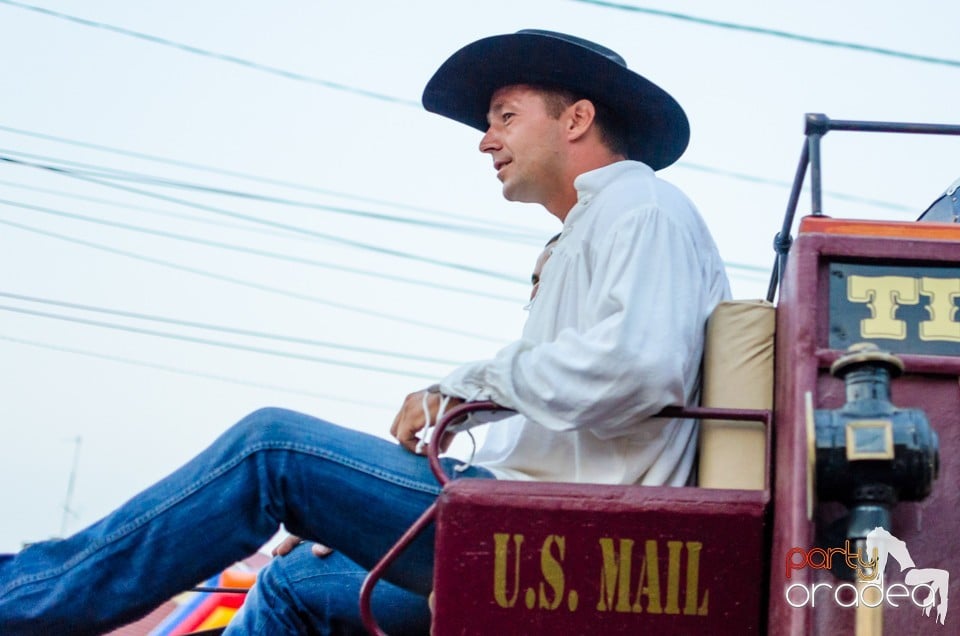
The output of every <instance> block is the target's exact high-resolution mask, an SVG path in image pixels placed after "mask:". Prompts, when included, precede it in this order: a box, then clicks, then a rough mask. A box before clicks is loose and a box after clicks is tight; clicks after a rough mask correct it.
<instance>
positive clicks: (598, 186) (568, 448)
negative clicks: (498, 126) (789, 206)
mask: <svg viewBox="0 0 960 636" xmlns="http://www.w3.org/2000/svg"><path fill="white" fill-rule="evenodd" d="M574 185H575V187H576V189H577V195H578V201H577V203H576V205H574V207H573V208H572V209H571V210H570V212H569V214H568V215H567V218H566V220H565V221H564V227H563V232H562V234H561V237H560V240H559V241H558V242H557V244H556V246H555V247H554V250H553V254H552V256H551V257H550V260H549V261H547V264H546V266H545V267H544V268H543V272H542V273H541V276H540V287H539V290H538V292H537V295H536V298H535V299H534V301H533V303H532V304H531V307H530V313H529V316H528V318H527V322H526V324H525V326H524V329H523V335H522V337H521V339H520V340H518V341H516V342H514V343H512V344H510V345H508V346H507V347H505V348H503V349H502V350H501V351H499V352H498V353H497V355H496V357H495V358H493V359H492V360H486V361H482V362H475V363H471V364H467V365H465V366H462V367H460V368H458V369H457V370H456V371H454V372H453V373H451V374H450V375H448V376H447V377H446V378H445V379H444V380H443V381H442V382H441V383H440V388H441V390H442V391H443V392H444V393H446V394H449V395H455V396H459V397H462V398H465V399H468V400H493V401H494V402H497V403H498V404H501V405H503V406H507V407H510V408H513V409H516V410H517V411H518V412H519V413H520V415H517V416H514V417H510V418H508V419H504V420H501V421H499V422H494V423H492V424H491V425H490V426H489V429H488V431H487V434H486V438H485V440H484V443H483V446H482V447H481V448H480V449H479V450H478V452H477V455H476V458H475V460H474V463H475V464H477V465H480V466H483V467H484V468H487V469H488V470H490V471H491V472H493V473H494V474H495V475H496V476H497V477H498V478H501V479H535V480H544V481H566V482H581V483H604V484H634V483H640V484H647V485H683V484H684V483H685V482H686V480H687V477H688V475H689V473H690V469H691V467H692V465H693V460H694V457H695V453H696V437H697V435H696V425H695V423H693V422H691V421H689V420H672V419H663V418H653V419H651V416H652V415H654V414H655V413H657V412H659V411H660V410H661V409H662V408H663V407H665V406H668V405H681V404H694V403H695V402H696V399H697V392H698V388H699V374H700V360H701V357H702V354H703V338H704V329H705V325H706V321H707V318H708V317H709V315H710V312H711V311H712V310H713V308H714V306H716V304H717V303H718V302H720V301H721V300H724V299H727V298H729V296H730V289H729V284H728V282H727V278H726V273H725V272H724V268H723V263H722V261H721V259H720V255H719V253H718V252H717V248H716V245H715V244H714V242H713V239H712V237H711V236H710V233H709V231H708V230H707V227H706V225H705V224H704V222H703V220H702V219H701V217H700V215H699V213H698V212H697V211H696V208H695V207H694V206H693V204H692V203H691V202H690V201H689V200H688V199H687V198H686V197H685V196H684V195H683V194H682V193H681V192H680V191H679V190H678V189H676V188H675V187H673V186H671V185H670V184H668V183H666V182H664V181H662V180H660V179H659V178H657V177H656V176H655V175H654V173H653V171H652V170H651V169H650V168H649V167H647V166H646V165H644V164H642V163H639V162H636V161H621V162H618V163H615V164H612V165H609V166H605V167H603V168H600V169H598V170H594V171H591V172H588V173H585V174H582V175H580V176H579V177H577V179H576V180H575V181H574Z"/></svg>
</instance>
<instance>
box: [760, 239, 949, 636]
mask: <svg viewBox="0 0 960 636" xmlns="http://www.w3.org/2000/svg"><path fill="white" fill-rule="evenodd" d="M829 222H830V221H828V220H818V223H819V224H823V223H829ZM838 223H839V222H838ZM842 223H844V224H845V226H844V231H845V232H846V233H838V234H832V233H826V231H825V230H824V231H823V232H815V233H811V232H807V233H803V232H801V235H800V236H799V237H798V239H797V241H796V242H795V243H794V246H793V248H792V250H791V252H790V260H789V263H788V267H787V272H786V277H785V280H784V283H783V286H782V291H781V298H780V302H779V305H778V308H777V370H776V373H777V378H776V380H777V381H776V384H777V394H776V408H775V422H776V425H775V440H776V444H775V465H774V469H773V473H774V491H773V495H774V514H773V518H774V535H773V541H772V549H771V555H770V577H769V578H770V592H769V596H770V608H769V631H770V633H771V634H774V633H775V634H790V635H794V636H801V635H804V636H806V635H809V634H822V635H827V634H830V635H832V634H838V633H850V634H852V633H854V630H855V608H854V607H843V606H842V604H843V603H847V604H849V603H851V602H852V599H851V598H848V595H841V597H840V602H839V603H838V602H837V600H836V598H834V597H833V596H831V595H830V593H831V592H832V591H833V590H835V589H836V588H837V587H838V586H839V585H840V584H841V583H842V581H839V580H838V579H836V578H834V577H833V576H832V575H831V574H830V573H829V572H828V571H825V570H823V569H815V568H810V567H805V568H802V569H797V570H793V571H792V572H791V575H790V579H789V580H788V579H787V578H786V572H787V570H788V568H787V567H786V561H787V556H788V553H789V552H790V550H792V549H794V548H800V549H803V550H805V551H809V550H810V549H812V548H814V547H815V546H816V536H817V526H818V524H819V526H820V528H823V527H824V526H826V525H827V524H828V523H829V522H831V521H832V520H834V519H835V518H837V517H838V516H839V515H841V514H843V513H844V509H843V507H842V506H841V505H840V504H836V503H829V504H828V503H824V504H820V503H817V504H816V505H815V506H814V516H813V519H810V520H808V519H807V514H806V506H807V494H806V493H807V489H806V479H807V450H806V446H807V443H806V430H805V408H804V395H805V393H807V392H810V393H811V395H812V398H813V403H814V408H816V409H833V408H838V407H840V406H841V405H842V404H843V402H844V399H845V397H844V387H843V383H842V382H841V381H840V380H837V379H836V378H833V377H831V376H830V373H829V367H830V364H831V363H832V362H833V361H834V360H836V359H837V357H838V356H839V355H841V353H842V352H840V351H835V350H832V349H829V347H828V343H829V335H830V334H829V324H830V323H829V320H828V312H829V295H828V285H829V276H830V274H829V267H828V264H829V263H830V262H831V261H834V260H840V261H846V262H866V263H876V264H893V265H897V264H900V265H904V266H906V267H910V266H912V265H917V266H929V265H937V264H956V263H960V242H957V241H946V240H938V239H936V238H935V237H932V238H920V239H918V238H897V237H896V236H891V235H888V236H866V235H857V227H856V226H857V224H856V223H851V222H842ZM816 227H818V228H820V226H819V225H818V226H816ZM868 229H869V228H868ZM881 229H884V228H881ZM906 273H907V274H908V273H909V272H908V271H907V272H906ZM878 344H881V346H882V342H878ZM901 358H902V359H903V361H904V363H905V366H906V371H905V374H904V376H903V377H901V378H900V379H897V380H894V381H893V383H892V401H893V403H894V404H895V405H897V406H899V407H904V408H905V407H912V408H922V409H924V410H925V411H926V414H927V417H928V419H929V420H930V423H931V425H932V426H933V428H934V430H936V431H937V432H938V434H939V437H940V477H939V479H938V480H937V481H936V482H935V483H934V485H933V492H932V494H931V495H930V497H928V498H927V499H926V500H925V501H923V502H920V503H912V502H906V503H901V504H899V505H898V506H897V507H896V508H895V509H894V512H893V527H892V529H891V530H892V533H893V534H894V535H895V536H896V537H898V538H899V539H901V540H903V541H904V542H905V543H906V545H907V547H908V548H909V552H910V554H911V556H912V558H913V560H914V561H915V562H916V566H917V567H918V568H938V569H942V570H946V571H948V572H949V573H950V585H949V597H950V598H951V599H956V598H958V597H960V550H957V549H956V546H957V539H956V532H957V530H956V528H957V527H960V489H958V488H957V485H958V484H960V408H958V407H960V385H958V376H960V358H956V357H953V358H950V357H944V356H931V355H910V354H907V355H903V356H901ZM897 570H898V567H897V564H896V562H891V563H889V564H888V565H887V568H886V572H885V573H886V575H887V576H888V578H887V580H886V582H885V585H889V584H892V583H895V582H898V581H899V582H902V581H903V578H904V575H903V574H902V573H900V572H898V571H897ZM794 583H799V584H800V585H802V586H805V587H806V588H807V589H809V588H810V586H811V585H817V584H821V585H822V587H821V588H820V590H821V591H820V596H819V597H817V602H816V605H815V607H812V606H810V604H805V605H804V606H803V607H793V606H791V605H790V604H789V603H788V602H787V600H786V594H785V591H786V588H787V587H788V585H791V584H794ZM828 586H829V587H828ZM801 597H802V594H801V593H800V591H799V590H798V591H797V595H796V596H795V597H794V601H795V602H797V604H800V603H799V601H801V600H803V599H802V598H801ZM899 605H900V607H897V608H894V607H892V606H890V605H884V611H883V623H884V633H885V634H916V633H930V634H934V633H944V634H947V633H951V634H952V633H960V627H958V625H960V622H958V621H960V617H958V616H957V615H956V612H955V610H954V612H951V613H949V614H948V616H947V619H946V625H944V626H941V625H939V624H937V623H936V622H935V621H934V618H933V617H930V616H924V615H923V613H922V611H921V610H920V609H919V608H917V607H913V606H909V605H910V602H909V601H907V602H906V604H905V603H904V602H903V600H902V599H901V600H900V602H899ZM904 605H907V606H904ZM933 613H934V614H935V612H933Z"/></svg>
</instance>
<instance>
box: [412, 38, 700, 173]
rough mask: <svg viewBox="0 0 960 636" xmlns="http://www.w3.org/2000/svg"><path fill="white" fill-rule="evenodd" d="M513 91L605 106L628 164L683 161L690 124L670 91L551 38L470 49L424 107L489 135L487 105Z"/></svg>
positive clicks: (584, 48)
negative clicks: (549, 92) (623, 139)
mask: <svg viewBox="0 0 960 636" xmlns="http://www.w3.org/2000/svg"><path fill="white" fill-rule="evenodd" d="M513 84H535V85H543V86H552V87H557V88H565V89H567V90H570V91H573V92H574V93H576V94H578V95H582V96H584V97H586V98H588V99H591V100H594V101H596V102H598V103H600V104H603V105H604V106H606V107H607V108H609V109H611V110H612V111H613V113H614V114H615V115H616V116H617V117H618V118H619V119H620V120H621V122H622V124H623V126H624V128H625V130H626V133H627V147H628V153H627V156H628V157H629V158H630V159H636V160H638V161H642V162H644V163H646V164H647V165H648V166H650V167H651V168H653V169H654V170H659V169H660V168H666V167H667V166H669V165H670V164H672V163H673V162H674V161H676V160H677V159H679V158H680V155H682V154H683V151H684V150H685V149H686V147H687V142H688V141H689V139H690V124H689V123H688V122H687V116H686V114H684V112H683V109H682V108H681V107H680V104H678V103H677V101H676V100H675V99H673V97H671V96H670V95H669V94H668V93H667V92H666V91H664V90H663V89H662V88H660V87H659V86H657V85H656V84H654V83H653V82H651V81H650V80H648V79H646V78H644V77H642V76H640V75H638V74H637V73H634V72H633V71H631V70H630V69H628V68H627V63H626V62H625V61H624V60H623V58H622V57H620V56H619V55H618V54H617V53H615V52H614V51H611V50H610V49H608V48H605V47H602V46H600V45H599V44H595V43H593V42H590V41H588V40H584V39H581V38H577V37H574V36H572V35H566V34H564V33H555V32H553V31H541V30H536V29H524V30H523V31H517V32H516V33H510V34H506V35H494V36H492V37H488V38H484V39H482V40H477V41H476V42H474V43H472V44H468V45H467V46H465V47H463V48H462V49H460V50H459V51H457V52H456V53H454V54H453V55H451V56H450V58H449V59H448V60H447V61H446V62H444V63H443V65H442V66H441V67H440V68H439V69H438V70H437V72H436V73H434V75H433V77H432V78H430V81H429V82H427V87H426V88H425V89H424V90H423V106H424V108H426V109H427V110H428V111H430V112H433V113H437V114H439V115H443V116H444V117H449V118H450V119H453V120H456V121H458V122H461V123H464V124H467V125H468V126H471V127H473V128H476V129H478V130H481V131H486V130H487V126H488V124H487V111H488V110H489V108H490V97H491V96H492V95H493V93H494V92H495V91H496V90H497V89H499V88H502V87H504V86H510V85H513Z"/></svg>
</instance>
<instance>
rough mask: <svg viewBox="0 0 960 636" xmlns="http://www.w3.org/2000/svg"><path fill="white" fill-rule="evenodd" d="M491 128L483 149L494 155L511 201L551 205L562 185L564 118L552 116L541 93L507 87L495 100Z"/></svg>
mask: <svg viewBox="0 0 960 636" xmlns="http://www.w3.org/2000/svg"><path fill="white" fill-rule="evenodd" d="M487 121H488V123H489V128H488V129H487V133H486V134H485V135H484V136H483V139H481V140H480V152H486V153H489V154H490V156H491V157H492V158H493V167H494V169H496V171H497V178H498V179H500V181H501V182H502V183H503V196H504V197H505V198H506V199H507V200H508V201H522V202H524V203H541V204H546V202H547V201H548V200H550V198H551V197H552V196H554V195H555V193H556V191H557V189H558V188H561V187H562V183H563V181H562V177H563V173H562V171H561V169H560V160H561V154H560V153H561V149H562V144H561V141H562V140H563V135H562V130H563V125H562V123H561V122H562V117H561V118H560V119H555V118H553V117H551V116H550V115H549V114H548V112H547V108H546V104H545V103H544V100H543V96H542V94H541V93H540V92H539V91H538V90H536V89H534V88H531V87H529V86H524V85H516V86H506V87H504V88H501V89H499V90H498V91H497V92H495V93H494V94H493V96H492V97H491V98H490V111H489V112H488V113H487Z"/></svg>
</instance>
